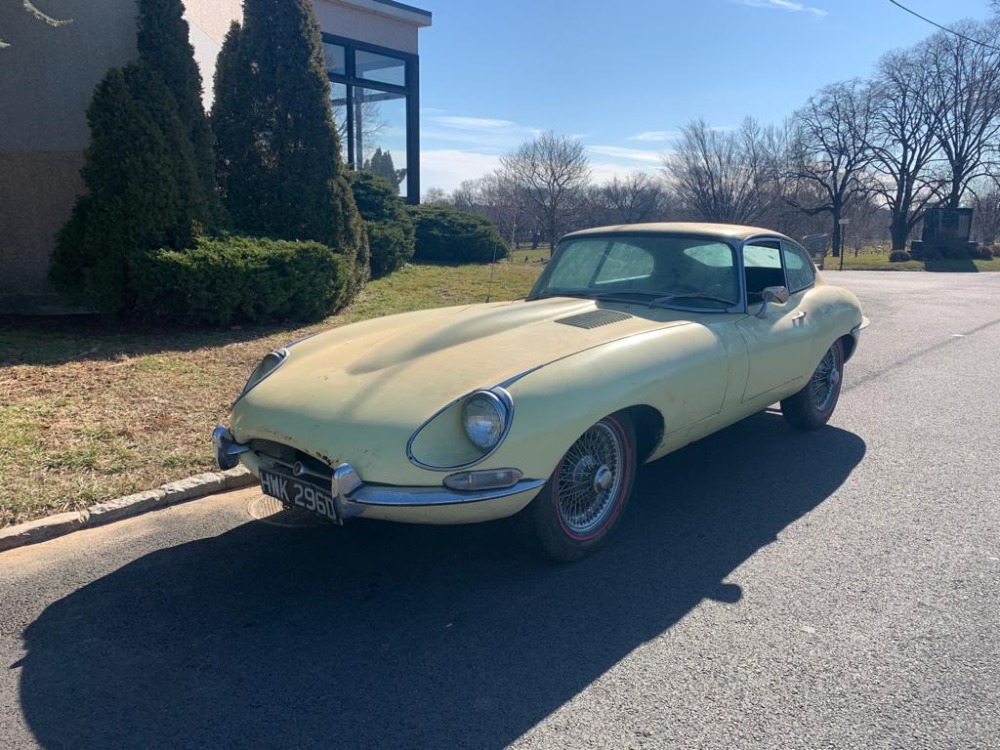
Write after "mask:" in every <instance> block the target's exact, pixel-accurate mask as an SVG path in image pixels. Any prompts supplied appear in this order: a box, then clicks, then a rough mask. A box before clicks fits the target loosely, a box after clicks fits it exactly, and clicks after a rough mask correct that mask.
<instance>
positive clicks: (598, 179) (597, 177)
mask: <svg viewBox="0 0 1000 750" xmlns="http://www.w3.org/2000/svg"><path fill="white" fill-rule="evenodd" d="M633 172H645V173H646V174H649V175H652V176H654V177H655V176H656V175H658V174H659V169H658V168H657V167H654V166H653V165H652V164H646V165H642V166H636V165H634V164H633V165H631V166H627V167H626V166H622V165H621V164H613V163H611V162H607V161H592V162H590V181H591V182H592V183H593V184H595V185H603V184H604V183H606V182H611V181H612V180H613V179H615V178H616V177H617V178H618V179H619V180H623V179H625V178H626V177H628V176H629V175H630V174H632V173H633Z"/></svg>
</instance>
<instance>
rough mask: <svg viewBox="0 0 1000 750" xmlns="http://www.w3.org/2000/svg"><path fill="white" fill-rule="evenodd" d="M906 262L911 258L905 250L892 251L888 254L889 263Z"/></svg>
mask: <svg viewBox="0 0 1000 750" xmlns="http://www.w3.org/2000/svg"><path fill="white" fill-rule="evenodd" d="M908 260H912V257H911V256H910V254H909V253H908V252H906V251H905V250H893V251H892V252H891V253H889V262H890V263H905V262H906V261H908Z"/></svg>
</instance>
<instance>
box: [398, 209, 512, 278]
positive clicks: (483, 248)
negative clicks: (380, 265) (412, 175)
mask: <svg viewBox="0 0 1000 750" xmlns="http://www.w3.org/2000/svg"><path fill="white" fill-rule="evenodd" d="M409 212H410V216H412V217H413V220H414V221H415V222H416V225H417V249H416V253H415V254H414V256H413V257H414V258H415V259H416V260H423V261H436V262H440V263H490V262H492V261H493V260H494V259H496V260H500V259H501V258H506V257H507V254H508V249H507V244H506V243H505V242H504V241H503V238H502V237H500V233H499V232H498V231H497V228H496V225H495V224H493V222H491V221H490V220H489V219H485V218H483V217H482V216H476V215H474V214H467V213H464V212H462V211H459V210H458V209H457V208H453V207H452V206H444V205H439V204H433V203H432V204H425V205H421V206H410V207H409Z"/></svg>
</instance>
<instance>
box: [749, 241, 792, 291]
mask: <svg viewBox="0 0 1000 750" xmlns="http://www.w3.org/2000/svg"><path fill="white" fill-rule="evenodd" d="M771 245H774V247H771ZM743 265H744V270H743V273H744V275H745V277H746V285H747V302H749V303H754V302H760V301H761V299H763V297H762V294H761V293H762V292H763V291H764V290H765V289H766V288H767V287H769V286H787V285H786V284H785V274H784V271H782V268H781V254H780V253H779V252H778V248H777V243H772V242H767V243H763V242H761V243H760V244H757V245H745V246H744V247H743Z"/></svg>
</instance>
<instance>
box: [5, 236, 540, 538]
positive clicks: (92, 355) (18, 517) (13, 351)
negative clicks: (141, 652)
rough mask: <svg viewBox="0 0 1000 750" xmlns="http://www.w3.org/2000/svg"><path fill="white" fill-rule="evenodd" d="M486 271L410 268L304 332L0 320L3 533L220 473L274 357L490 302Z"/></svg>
mask: <svg viewBox="0 0 1000 750" xmlns="http://www.w3.org/2000/svg"><path fill="white" fill-rule="evenodd" d="M525 255H526V254H525V253H524V251H520V252H519V253H518V254H517V256H516V262H507V263H502V264H498V265H497V266H496V267H494V268H493V269H492V270H493V273H494V280H493V286H492V288H493V294H492V298H493V299H494V300H501V299H515V298H517V297H520V296H523V295H524V294H525V293H527V291H528V289H529V288H530V287H531V284H532V283H533V282H534V280H535V278H536V277H537V275H538V272H539V269H540V267H541V266H540V265H539V264H538V263H537V262H535V261H537V258H536V257H534V256H533V255H532V256H530V257H529V261H530V262H527V263H525V262H524V260H523V259H524V257H525ZM490 271H491V269H490V268H489V267H488V266H486V267H484V266H457V267H455V266H432V265H421V266H408V267H407V268H404V269H402V270H400V271H398V272H396V273H395V274H393V275H392V276H390V277H388V278H385V279H379V280H378V281H374V282H372V283H370V284H369V285H368V287H367V288H366V289H365V290H364V291H363V292H362V294H361V295H359V297H358V299H357V300H356V301H355V302H354V304H352V305H351V307H349V308H348V309H347V310H345V311H344V312H343V313H341V314H340V315H337V316H334V317H332V318H329V319H327V320H326V321H324V322H323V323H320V324H317V325H312V326H306V327H302V328H291V327H273V328H266V329H264V328H261V329H257V328H245V329H230V330H220V331H181V332H177V331H162V330H161V331H149V330H141V329H135V328H132V329H123V328H121V327H109V326H106V325H103V324H101V323H100V322H99V321H93V320H81V319H68V320H67V319H62V320H23V319H13V320H6V321H0V526H3V525H10V524H13V523H18V522H21V521H27V520H31V519H33V518H38V517H41V516H44V515H47V514H49V513H54V512H59V511H63V510H71V509H81V508H84V507H86V506H87V505H90V504H92V503H94V502H99V501H101V500H107V499H110V498H113V497H117V496H120V495H126V494H129V493H132V492H138V491H141V490H144V489H149V488H151V487H156V486H158V485H160V484H163V483H164V482H169V481H172V480H175V479H179V478H182V477H185V476H189V475H191V474H196V473H199V472H202V471H211V470H213V469H214V468H215V465H214V460H213V458H212V449H211V440H210V437H209V435H210V432H211V430H212V428H213V427H214V426H215V425H216V424H218V423H219V422H221V421H224V420H225V418H226V414H227V413H228V410H229V404H230V402H231V401H232V399H233V397H234V396H235V395H236V393H237V392H238V391H239V389H240V387H241V386H242V384H243V382H244V380H245V379H246V377H247V375H248V374H249V372H250V370H251V369H252V368H253V366H254V365H255V364H256V362H257V361H258V360H259V359H260V358H261V356H263V355H264V354H265V353H266V352H268V351H270V350H272V349H274V348H276V347H278V346H281V345H282V344H284V343H287V342H288V341H291V340H294V339H297V338H301V337H302V336H305V335H308V334H310V333H313V332H315V331H319V330H323V329H326V328H330V327H332V326H336V325H342V324H344V323H348V322H352V321H355V320H361V319H365V318H371V317H376V316H380V315H387V314H390V313H394V312H402V311H406V310H416V309H421V308H427V307H438V306H444V305H449V304H465V303H469V302H481V301H483V300H484V299H485V296H486V291H487V288H488V287H489V285H490V284H489V275H490Z"/></svg>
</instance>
